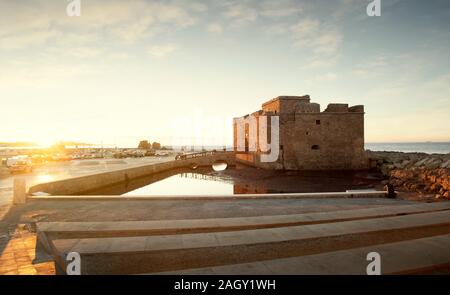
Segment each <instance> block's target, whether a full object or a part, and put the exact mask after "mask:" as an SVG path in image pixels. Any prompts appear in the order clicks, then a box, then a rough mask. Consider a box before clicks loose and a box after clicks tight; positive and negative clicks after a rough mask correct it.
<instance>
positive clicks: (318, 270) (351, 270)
mask: <svg viewBox="0 0 450 295" xmlns="http://www.w3.org/2000/svg"><path fill="white" fill-rule="evenodd" d="M449 249H450V235H441V236H435V237H430V238H422V239H416V240H410V241H403V242H397V243H389V244H383V245H373V246H370V247H363V248H356V249H350V250H341V251H333V252H328V253H323V254H316V255H307V256H300V257H290V258H283V259H274V260H265V261H258V262H252V263H242V264H233V265H224V266H215V267H207V268H197V269H187V270H178V271H173V272H163V273H159V274H162V275H365V274H367V270H366V268H367V266H368V264H369V263H370V261H368V260H367V254H368V253H371V252H377V253H379V254H380V258H381V260H380V261H381V274H420V273H424V272H425V273H426V272H428V271H432V270H438V269H440V268H445V267H448V266H450V251H449Z"/></svg>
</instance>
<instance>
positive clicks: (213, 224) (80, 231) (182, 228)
mask: <svg viewBox="0 0 450 295" xmlns="http://www.w3.org/2000/svg"><path fill="white" fill-rule="evenodd" d="M441 210H450V202H449V203H447V202H446V203H431V204H424V203H419V204H415V205H403V206H386V207H378V208H368V209H357V210H339V211H332V212H316V213H309V214H291V215H275V216H253V217H237V218H211V219H186V220H164V221H161V220H155V221H118V222H40V223H38V224H37V235H38V239H39V241H40V243H41V244H42V245H43V246H44V247H45V249H46V251H48V252H50V251H51V246H50V243H51V241H52V240H55V239H68V238H94V237H127V236H150V235H172V234H183V233H202V232H220V231H233V230H245V229H258V228H274V227H283V226H295V225H306V224H318V223H326V222H336V221H347V220H357V219H369V218H381V217H389V216H395V215H407V214H418V213H424V212H432V211H441Z"/></svg>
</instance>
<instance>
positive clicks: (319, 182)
mask: <svg viewBox="0 0 450 295" xmlns="http://www.w3.org/2000/svg"><path fill="white" fill-rule="evenodd" d="M380 180H381V176H380V175H378V174H373V173H369V172H351V171H329V172H319V171H316V172H313V171H309V172H301V171H270V170H261V169H256V168H251V167H247V166H240V165H238V166H236V167H232V168H228V169H226V170H224V171H214V170H213V169H211V168H203V167H201V168H197V169H196V170H191V169H184V170H177V171H168V172H164V173H159V174H155V175H151V176H148V177H143V178H139V179H134V180H131V181H129V182H127V183H125V182H124V183H120V184H117V185H114V186H110V187H107V188H103V189H100V190H96V191H92V192H90V193H88V194H89V195H123V196H152V195H153V196H155V195H158V196H159V195H160V196H164V195H170V196H186V195H197V196H202V195H233V194H268V193H269V194H270V193H308V192H339V191H341V192H344V191H346V190H350V189H372V188H375V186H376V185H379V184H380Z"/></svg>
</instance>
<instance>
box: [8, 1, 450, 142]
mask: <svg viewBox="0 0 450 295" xmlns="http://www.w3.org/2000/svg"><path fill="white" fill-rule="evenodd" d="M71 2H72V1H66V0H35V1H31V0H30V1H26V0H15V1H9V0H8V1H7V0H0V141H35V142H37V143H39V144H43V145H48V144H51V143H54V142H55V141H58V140H73V141H82V142H91V143H98V144H99V143H103V144H105V145H106V144H111V145H118V146H134V145H137V143H138V142H139V140H141V139H147V140H150V141H160V142H162V143H163V144H167V145H170V144H175V143H186V144H187V143H190V142H192V143H194V144H200V143H202V144H203V143H206V144H208V143H211V144H230V143H231V139H232V125H231V123H232V121H231V120H232V118H233V117H238V116H242V115H245V114H248V113H251V112H254V111H256V110H259V109H260V108H261V104H262V103H263V102H265V101H267V100H269V99H271V98H274V97H276V96H279V95H305V94H309V95H310V96H311V99H312V101H314V102H317V103H320V104H321V108H322V110H323V109H325V107H326V105H327V104H328V103H330V102H342V103H349V104H350V105H356V104H363V105H365V110H366V116H365V139H366V142H417V141H450V127H449V126H450V116H449V114H450V1H447V0H430V1H422V0H381V16H375V17H369V16H368V15H367V13H366V7H367V5H368V4H369V3H370V2H371V0H333V1H331V0H314V1H312V0H279V1H271V0H241V1H230V0H211V1H196V0H172V1H162V0H160V1H151V0H130V1H119V0H108V1H102V0H81V1H80V3H81V15H80V16H72V17H70V16H68V15H67V12H66V8H67V5H68V4H70V3H71Z"/></svg>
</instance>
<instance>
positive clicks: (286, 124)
mask: <svg viewBox="0 0 450 295" xmlns="http://www.w3.org/2000/svg"><path fill="white" fill-rule="evenodd" d="M272 117H277V118H278V123H279V128H278V129H277V131H278V132H279V133H278V134H279V135H278V134H277V133H276V132H275V133H274V132H272V130H271V129H272V128H273V127H271V126H272V125H271V122H272ZM261 120H266V121H267V124H262V123H261V122H262V121H261ZM261 125H265V126H267V127H265V126H261ZM261 127H263V128H261ZM274 135H275V136H277V137H278V138H279V144H278V145H277V146H275V145H272V146H271V148H270V151H268V149H267V148H261V146H263V147H264V145H261V141H266V142H267V143H271V144H273V143H276V141H272V139H271V137H272V136H274ZM266 147H267V146H266ZM234 150H235V152H236V159H237V161H238V162H241V163H244V164H249V165H252V166H255V167H260V168H265V169H284V170H358V169H367V168H368V159H367V156H366V152H365V150H364V106H362V105H357V106H352V107H349V106H348V104H341V103H339V104H338V103H331V104H329V105H328V106H327V108H326V109H325V110H324V111H323V112H321V111H320V105H319V104H317V103H312V102H310V97H309V96H308V95H306V96H279V97H276V98H274V99H272V100H270V101H268V102H266V103H264V104H263V105H262V110H260V111H257V112H255V113H253V114H250V115H246V116H244V117H240V118H235V119H234ZM274 151H275V152H276V154H275V158H274V159H273V160H271V161H264V160H262V159H263V157H264V156H265V155H267V154H268V153H270V152H274Z"/></svg>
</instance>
